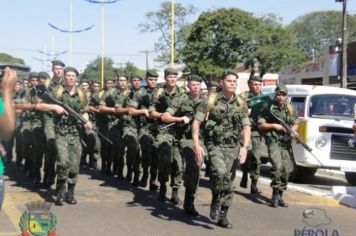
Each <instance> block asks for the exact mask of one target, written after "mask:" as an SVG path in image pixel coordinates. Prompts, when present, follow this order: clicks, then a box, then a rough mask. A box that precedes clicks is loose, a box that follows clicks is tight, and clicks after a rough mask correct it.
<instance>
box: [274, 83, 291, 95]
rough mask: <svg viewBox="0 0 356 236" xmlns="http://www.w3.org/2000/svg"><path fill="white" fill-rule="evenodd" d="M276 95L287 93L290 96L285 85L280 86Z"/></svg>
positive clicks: (276, 90)
mask: <svg viewBox="0 0 356 236" xmlns="http://www.w3.org/2000/svg"><path fill="white" fill-rule="evenodd" d="M274 91H275V92H276V93H285V94H288V88H287V86H285V85H284V84H278V85H277V87H276V89H275V90H274Z"/></svg>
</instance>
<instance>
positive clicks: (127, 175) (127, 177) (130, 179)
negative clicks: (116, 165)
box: [125, 170, 132, 183]
mask: <svg viewBox="0 0 356 236" xmlns="http://www.w3.org/2000/svg"><path fill="white" fill-rule="evenodd" d="M125 180H126V181H127V182H130V183H131V181H132V170H128V171H127V173H126V177H125Z"/></svg>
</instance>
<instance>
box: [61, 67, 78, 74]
mask: <svg viewBox="0 0 356 236" xmlns="http://www.w3.org/2000/svg"><path fill="white" fill-rule="evenodd" d="M67 72H74V73H75V74H76V75H77V76H78V75H79V72H78V70H77V69H75V68H74V67H71V66H67V67H66V68H64V74H67Z"/></svg>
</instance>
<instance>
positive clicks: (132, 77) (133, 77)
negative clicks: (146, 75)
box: [130, 74, 143, 80]
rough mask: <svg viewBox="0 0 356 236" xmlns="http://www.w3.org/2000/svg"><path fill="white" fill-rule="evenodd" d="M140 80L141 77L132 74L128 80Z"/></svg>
mask: <svg viewBox="0 0 356 236" xmlns="http://www.w3.org/2000/svg"><path fill="white" fill-rule="evenodd" d="M136 78H137V79H140V80H143V78H142V77H141V76H139V75H138V74H132V75H131V77H130V79H131V80H133V79H136Z"/></svg>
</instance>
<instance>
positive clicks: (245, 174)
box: [240, 170, 248, 188]
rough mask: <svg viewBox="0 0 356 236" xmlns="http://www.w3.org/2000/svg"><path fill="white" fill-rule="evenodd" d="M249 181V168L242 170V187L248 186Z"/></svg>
mask: <svg viewBox="0 0 356 236" xmlns="http://www.w3.org/2000/svg"><path fill="white" fill-rule="evenodd" d="M247 182H248V171H247V170H243V171H242V178H241V181H240V187H241V188H247Z"/></svg>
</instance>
